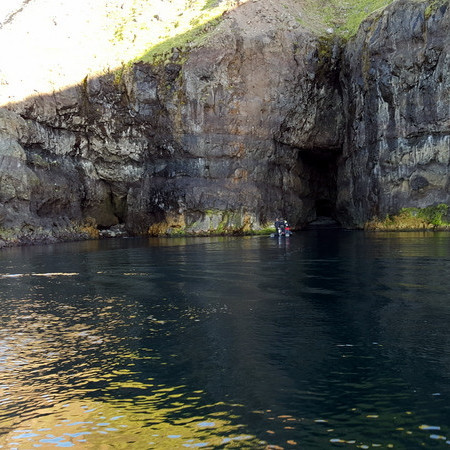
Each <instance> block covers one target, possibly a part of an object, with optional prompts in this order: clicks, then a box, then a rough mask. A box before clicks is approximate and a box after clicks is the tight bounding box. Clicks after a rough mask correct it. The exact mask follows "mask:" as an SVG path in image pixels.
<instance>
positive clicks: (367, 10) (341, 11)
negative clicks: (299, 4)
mask: <svg viewBox="0 0 450 450" xmlns="http://www.w3.org/2000/svg"><path fill="white" fill-rule="evenodd" d="M392 2H393V0H345V1H344V0H307V1H306V2H305V9H306V11H307V12H308V13H307V17H308V18H316V22H321V23H322V26H323V25H324V26H325V27H326V30H327V32H328V33H330V34H334V35H338V36H341V37H343V38H348V37H350V36H352V35H354V34H355V33H356V31H357V30H358V27H359V25H360V24H361V22H362V21H363V20H364V19H365V18H366V17H367V16H369V15H370V14H371V13H372V12H374V11H376V10H378V9H381V8H384V7H385V6H387V5H389V4H390V3H392ZM304 25H305V26H306V27H309V28H313V27H314V25H315V24H314V20H309V21H305V24H304Z"/></svg>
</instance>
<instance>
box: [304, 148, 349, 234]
mask: <svg viewBox="0 0 450 450" xmlns="http://www.w3.org/2000/svg"><path fill="white" fill-rule="evenodd" d="M339 154H340V152H339V150H336V149H322V148H320V149H317V148H312V149H301V150H300V151H299V165H300V168H301V172H300V173H302V174H304V175H303V176H304V182H305V183H306V184H307V192H308V195H307V197H306V198H305V199H303V200H304V201H303V203H304V205H305V208H306V209H308V211H307V214H306V217H308V221H307V223H306V224H305V225H307V226H309V227H311V226H339V225H340V224H339V221H338V219H337V211H336V201H337V160H338V156H339Z"/></svg>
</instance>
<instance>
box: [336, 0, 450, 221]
mask: <svg viewBox="0 0 450 450" xmlns="http://www.w3.org/2000/svg"><path fill="white" fill-rule="evenodd" d="M449 31H450V8H449V2H446V3H442V2H441V6H438V7H436V6H434V7H433V8H432V7H430V6H429V5H428V3H427V2H422V3H421V2H409V1H405V0H401V1H397V2H395V3H393V4H392V5H390V6H389V7H388V8H386V9H385V10H384V11H383V12H381V13H379V14H375V15H374V16H372V17H371V18H369V19H368V20H366V21H365V22H364V23H363V24H362V26H361V27H360V30H359V32H358V35H357V37H356V38H355V39H354V40H352V41H351V42H350V43H349V44H348V45H347V46H346V48H345V52H344V62H343V71H342V73H341V81H342V85H343V92H344V93H345V106H344V107H345V109H346V111H347V114H348V119H347V132H346V136H345V143H344V146H343V155H342V160H341V167H340V169H339V176H338V186H339V189H338V209H339V210H340V211H341V212H342V216H341V220H342V221H343V222H344V223H347V224H348V225H350V226H362V225H363V224H364V223H365V222H366V221H368V220H370V219H372V218H374V217H379V218H384V217H385V216H386V214H390V213H396V212H398V211H399V209H400V208H402V207H411V206H415V207H425V206H429V205H435V204H438V203H447V204H449V203H450V191H449V164H450V33H449Z"/></svg>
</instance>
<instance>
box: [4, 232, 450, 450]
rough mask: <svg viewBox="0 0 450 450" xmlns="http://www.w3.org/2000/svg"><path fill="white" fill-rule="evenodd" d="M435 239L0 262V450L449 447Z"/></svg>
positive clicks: (444, 295)
mask: <svg viewBox="0 0 450 450" xmlns="http://www.w3.org/2000/svg"><path fill="white" fill-rule="evenodd" d="M449 269H450V235H449V234H445V233H370V234H367V233H362V232H342V231H341V232H339V231H333V232H329V231H317V232H316V231H308V232H304V233H297V234H296V235H294V236H293V237H292V238H290V239H288V240H285V239H282V240H277V239H270V238H266V237H253V238H197V239H187V238H186V239H150V240H140V239H136V240H135V239H129V240H111V241H100V242H84V243H71V244H61V245H55V246H47V247H33V248H21V249H8V250H4V251H2V253H0V302H1V309H0V448H20V449H25V448H26V449H28V448H34V447H41V448H53V447H71V446H74V447H77V448H110V447H112V448H136V449H142V448H156V449H164V448H167V449H174V448H266V447H268V448H280V447H281V448H308V449H313V448H318V449H321V448H328V447H334V446H336V447H344V448H345V447H347V448H372V447H381V448H408V449H409V448H419V447H420V448H422V447H438V448H439V447H447V446H448V445H449V444H450V430H449V425H448V424H449V418H450V411H449V406H448V405H449V401H448V400H449V395H450V384H449V373H450V372H449V368H450V351H449V350H448V349H449V348H450V346H449V344H450V342H449V332H448V329H449V327H448V324H449V319H450V306H449V304H448V291H449V288H450V282H449V281H448V278H447V276H446V275H447V273H448V270H449Z"/></svg>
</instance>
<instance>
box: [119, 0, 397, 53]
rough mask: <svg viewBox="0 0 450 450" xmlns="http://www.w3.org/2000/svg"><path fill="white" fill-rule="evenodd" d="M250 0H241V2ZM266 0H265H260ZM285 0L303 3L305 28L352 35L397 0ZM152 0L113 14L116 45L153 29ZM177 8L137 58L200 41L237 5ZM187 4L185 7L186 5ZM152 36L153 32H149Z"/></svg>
mask: <svg viewBox="0 0 450 450" xmlns="http://www.w3.org/2000/svg"><path fill="white" fill-rule="evenodd" d="M246 1H254V0H241V2H240V3H241V4H243V3H246ZM256 1H264V0H256ZM277 1H280V2H281V4H283V3H285V4H286V8H287V7H288V3H298V4H300V5H302V6H303V8H302V9H303V11H304V13H303V14H302V16H301V17H300V16H299V17H295V19H296V20H297V21H298V22H299V23H300V24H301V25H302V26H304V27H305V28H307V29H309V30H310V31H312V32H315V33H318V34H321V33H323V30H326V33H327V34H336V35H339V36H341V37H343V38H348V37H350V36H352V35H353V34H354V33H356V30H357V28H358V26H359V24H360V23H361V21H362V20H363V19H364V18H365V17H367V16H368V15H369V14H370V13H372V12H373V11H375V10H377V9H380V8H383V7H385V6H386V5H388V4H389V3H392V1H393V0H285V1H284V2H283V0H277ZM151 3H152V2H151V1H149V0H147V1H146V2H143V1H138V0H132V1H130V2H129V4H128V9H127V11H123V10H120V12H119V11H118V12H117V15H116V17H112V19H113V23H112V25H113V26H114V27H115V30H114V37H115V38H114V42H115V45H117V46H120V42H121V41H125V40H127V37H129V36H132V35H140V34H142V33H149V32H150V31H151V30H150V28H149V27H148V26H147V25H146V23H148V17H149V15H150V16H151V15H152V11H151ZM169 3H170V6H169V5H168V7H171V8H174V9H173V12H174V13H173V14H172V15H171V17H170V19H169V20H167V22H166V25H165V26H164V27H163V28H162V29H161V27H160V28H159V29H160V32H159V33H158V35H154V36H153V37H152V39H153V40H152V41H150V40H149V45H148V48H147V50H146V51H145V52H144V53H143V54H141V55H140V56H137V57H136V60H143V61H153V60H154V59H155V58H158V57H160V56H162V55H164V54H167V53H168V52H170V50H171V49H172V48H174V47H177V48H183V47H185V46H186V45H188V44H190V45H196V44H197V43H198V42H199V41H200V40H201V39H204V38H205V36H206V35H207V34H208V32H209V31H210V30H211V29H213V28H214V27H215V25H216V24H217V23H218V22H219V21H220V17H221V16H222V13H223V12H224V11H227V10H229V9H232V8H233V7H235V5H236V1H235V0H222V1H218V0H216V1H213V0H191V1H189V0H188V1H181V0H169ZM183 4H184V6H185V8H183ZM148 37H149V36H148Z"/></svg>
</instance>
